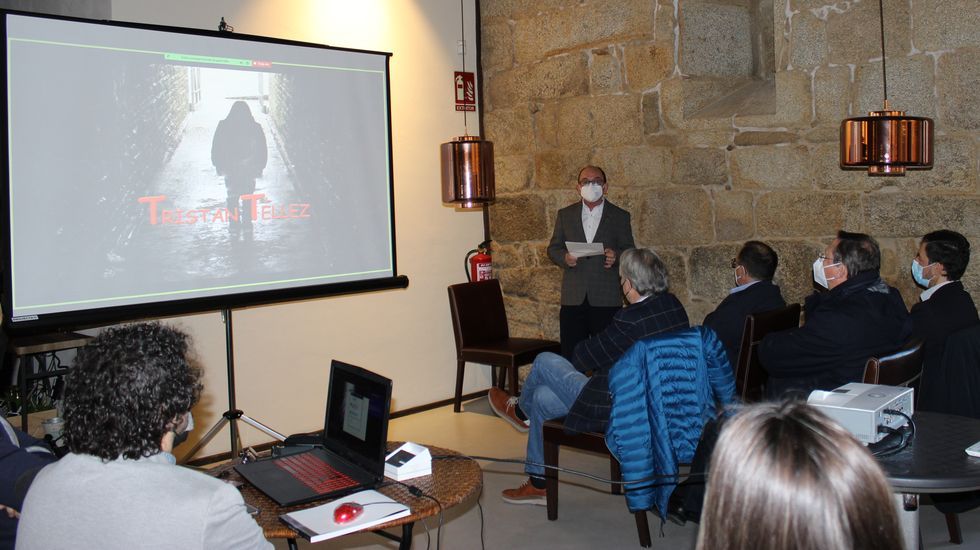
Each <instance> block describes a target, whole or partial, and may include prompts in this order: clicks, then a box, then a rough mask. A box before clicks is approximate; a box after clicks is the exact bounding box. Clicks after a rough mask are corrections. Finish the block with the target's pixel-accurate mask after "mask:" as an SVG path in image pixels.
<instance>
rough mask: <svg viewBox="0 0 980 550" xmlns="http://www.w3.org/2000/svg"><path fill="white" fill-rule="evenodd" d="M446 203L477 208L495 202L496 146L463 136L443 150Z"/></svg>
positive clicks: (443, 186)
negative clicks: (494, 155)
mask: <svg viewBox="0 0 980 550" xmlns="http://www.w3.org/2000/svg"><path fill="white" fill-rule="evenodd" d="M439 152H440V158H441V165H442V202H445V203H455V205H456V206H458V207H460V208H476V207H479V206H480V205H482V204H486V203H488V202H493V200H494V174H493V142H490V141H485V140H483V139H480V136H460V137H457V138H454V139H453V140H452V141H450V142H448V143H443V144H442V145H441V146H440V148H439Z"/></svg>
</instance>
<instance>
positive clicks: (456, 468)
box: [215, 441, 483, 548]
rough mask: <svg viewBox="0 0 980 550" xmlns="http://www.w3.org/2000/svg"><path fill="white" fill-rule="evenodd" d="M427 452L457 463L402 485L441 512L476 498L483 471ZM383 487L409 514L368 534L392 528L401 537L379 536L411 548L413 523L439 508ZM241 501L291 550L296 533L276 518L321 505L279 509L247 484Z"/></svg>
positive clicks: (397, 487)
mask: <svg viewBox="0 0 980 550" xmlns="http://www.w3.org/2000/svg"><path fill="white" fill-rule="evenodd" d="M401 444H402V442H400V441H389V442H388V449H389V451H390V450H393V449H395V448H397V447H398V446H399V445H401ZM428 447H429V452H431V453H432V456H433V457H439V456H458V457H460V458H458V459H452V458H450V459H433V461H432V475H428V476H423V477H417V478H414V479H410V480H408V481H405V482H404V483H405V485H410V486H413V487H418V488H419V489H421V490H422V492H423V494H425V495H429V496H431V497H432V498H434V499H436V500H438V501H439V504H440V505H442V509H443V510H445V509H448V508H450V507H452V506H456V505H457V504H459V503H461V502H463V501H465V500H466V499H468V498H469V497H471V496H473V495H474V494H477V493H478V492H479V490H480V489H481V488H482V487H483V471H482V470H481V469H480V465H479V464H477V463H476V462H475V461H473V460H468V459H465V458H463V457H462V455H460V454H459V453H457V452H456V451H452V450H450V449H443V448H441V447H433V446H428ZM228 468H230V465H229V466H228V467H222V468H218V469H216V470H215V472H216V473H217V471H221V470H227V469H228ZM227 479H229V480H238V481H244V480H243V479H242V478H241V476H239V475H238V472H236V471H234V470H233V469H231V470H230V471H229V472H228V475H227ZM385 482H386V483H384V484H382V486H381V487H380V488H378V492H380V493H382V494H385V495H387V496H389V497H391V498H393V499H395V500H397V501H398V502H401V503H402V504H404V505H406V506H408V507H409V508H410V509H411V511H412V513H411V514H410V515H408V516H405V517H403V518H399V519H396V520H394V521H390V522H388V523H384V524H381V525H375V526H372V527H370V528H369V529H368V530H370V531H379V530H381V529H388V528H391V527H401V528H402V536H401V537H393V536H392V535H390V534H388V533H380V532H379V534H383V536H386V537H388V538H394V539H395V540H398V541H399V542H400V548H411V546H412V528H413V526H414V524H415V522H416V521H418V520H420V519H423V518H428V517H432V516H435V515H437V514H438V513H439V505H437V504H436V503H435V502H434V501H433V500H432V499H430V498H426V497H424V496H422V497H417V496H414V495H412V494H411V493H409V491H408V488H407V487H406V486H405V485H401V484H399V483H397V482H393V481H391V480H389V479H387V478H385ZM241 490H242V497H243V498H244V499H245V502H246V503H248V504H251V505H252V506H255V507H256V508H258V509H259V513H258V515H257V516H256V518H255V521H256V522H257V523H258V524H259V527H261V528H262V532H263V533H264V534H265V537H266V538H267V539H273V538H281V539H282V538H284V539H289V540H290V541H291V542H290V547H294V541H295V540H296V537H297V536H298V534H297V533H296V531H293V530H292V529H290V528H289V527H288V526H287V525H286V524H284V523H283V522H282V521H280V520H279V516H280V515H281V514H284V513H286V512H292V511H295V510H302V509H304V508H310V507H313V506H318V505H320V504H323V501H320V502H312V503H307V504H300V505H297V506H279V505H278V504H276V503H275V501H273V500H272V499H270V498H269V497H267V496H266V495H265V493H263V492H261V491H259V490H258V489H256V488H255V487H253V486H252V485H251V484H249V483H248V482H245V483H244V484H243V485H242V488H241Z"/></svg>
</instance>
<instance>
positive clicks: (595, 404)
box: [565, 292, 688, 432]
mask: <svg viewBox="0 0 980 550" xmlns="http://www.w3.org/2000/svg"><path fill="white" fill-rule="evenodd" d="M687 327H688V320H687V312H686V311H685V310H684V306H683V305H681V303H680V301H678V300H677V298H676V297H675V296H674V295H673V294H671V293H669V292H664V293H663V294H659V295H656V296H650V297H649V298H647V299H646V300H643V301H642V302H638V303H635V304H630V305H628V306H626V307H624V308H623V309H621V310H619V311H617V312H616V315H615V316H614V317H613V320H612V322H611V323H609V326H608V327H606V328H605V329H604V330H603V331H602V332H600V333H599V334H596V335H595V336H593V337H591V338H589V339H588V340H583V341H582V342H579V344H578V345H577V346H575V354H574V356H573V358H572V364H573V365H575V368H576V369H578V370H579V371H581V372H589V371H591V372H592V377H591V378H589V380H588V382H586V383H585V387H584V388H582V391H581V393H579V394H578V397H577V398H576V399H575V402H574V403H572V407H571V409H569V411H568V415H567V416H566V417H565V429H566V430H568V431H570V432H592V431H602V432H604V431H605V430H606V423H607V422H608V421H609V409H610V407H611V406H612V401H611V399H610V398H609V369H610V368H612V366H613V365H614V364H615V363H616V361H618V360H619V358H620V357H622V355H623V354H624V353H626V350H628V349H630V347H631V346H632V345H633V344H634V343H635V342H637V341H638V340H642V339H644V338H647V337H648V336H653V335H654V334H660V333H662V332H669V331H671V330H675V329H679V328H687Z"/></svg>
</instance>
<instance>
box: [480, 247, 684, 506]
mask: <svg viewBox="0 0 980 550" xmlns="http://www.w3.org/2000/svg"><path fill="white" fill-rule="evenodd" d="M619 275H620V283H621V286H622V289H623V294H624V295H625V297H626V301H627V302H629V305H627V306H626V307H625V308H623V309H621V310H619V311H618V312H617V313H616V315H615V316H614V317H613V320H612V322H611V323H610V324H609V326H608V327H606V328H605V329H604V330H603V331H602V332H600V333H598V334H596V335H594V336H592V337H590V338H589V339H587V340H584V341H582V342H579V344H578V345H577V346H575V353H574V356H573V361H572V362H571V363H569V362H568V360H566V359H565V358H564V357H562V356H560V355H557V354H555V353H549V352H546V353H542V354H540V355H538V356H537V357H536V358H535V360H534V365H533V366H532V367H531V374H529V375H528V377H527V380H526V381H525V382H524V388H523V392H522V393H521V397H520V402H519V404H518V400H517V398H512V397H511V396H510V395H508V394H507V393H505V392H504V391H502V390H499V389H497V388H491V389H490V395H489V397H490V406H491V407H492V408H493V410H494V412H495V413H497V415H499V416H500V417H501V418H503V419H504V420H506V421H507V422H509V423H510V424H511V425H512V426H514V427H515V428H517V429H518V430H521V431H526V430H528V429H529V428H530V433H528V438H527V461H528V462H532V463H537V464H541V463H542V462H543V461H544V436H543V433H542V426H543V425H544V422H545V421H546V420H550V419H552V418H560V417H562V416H564V417H566V418H565V428H566V429H567V430H570V431H575V432H585V431H600V432H601V431H605V429H606V422H607V421H608V420H609V409H610V407H611V403H610V399H609V378H608V377H609V369H610V368H611V367H612V366H613V364H614V363H615V362H616V361H617V360H618V359H619V358H620V356H622V355H623V354H624V353H626V350H628V349H629V348H630V347H631V346H632V345H633V344H634V343H635V342H636V341H638V340H642V339H644V338H647V337H649V336H653V335H654V334H659V333H662V332H668V331H671V330H675V329H678V328H686V327H687V326H688V319H687V312H686V311H685V310H684V306H682V305H681V303H680V302H679V301H678V300H677V298H676V297H675V296H674V295H673V294H671V293H670V292H668V291H667V284H668V279H667V267H666V266H665V265H664V263H663V262H662V261H661V260H660V258H659V257H658V256H657V255H656V254H655V253H654V252H653V251H651V250H648V249H645V248H631V249H629V250H626V251H624V252H623V253H622V255H621V256H620V259H619ZM587 372H592V377H591V378H590V377H588V376H586V375H585V373H587ZM525 471H526V472H527V473H528V475H529V476H530V477H529V479H528V480H527V481H526V482H524V484H523V485H521V486H520V487H518V488H516V489H507V490H505V491H504V492H503V499H504V501H506V502H509V503H511V504H535V505H539V506H544V505H545V489H544V486H545V485H544V468H543V467H541V466H530V465H529V466H527V467H525Z"/></svg>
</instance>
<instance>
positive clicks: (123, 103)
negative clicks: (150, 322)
mask: <svg viewBox="0 0 980 550" xmlns="http://www.w3.org/2000/svg"><path fill="white" fill-rule="evenodd" d="M126 30H127V31H129V32H133V31H132V30H131V29H126ZM82 38H84V37H82ZM123 38H125V37H123ZM178 45H179V41H178V42H176V43H174V44H169V45H164V47H169V48H174V49H177V48H178ZM7 48H8V56H9V58H10V62H9V63H8V83H7V84H8V97H9V100H10V104H11V105H16V106H17V108H16V109H11V111H10V112H9V126H10V132H9V133H10V143H9V158H10V208H11V212H10V218H11V239H12V241H11V242H12V244H11V248H12V250H11V262H12V274H13V281H12V282H13V287H14V299H15V304H14V315H31V314H43V313H46V312H51V311H62V310H64V309H69V310H70V309H74V308H78V309H84V308H91V307H107V306H114V305H126V304H130V303H140V302H145V301H152V300H158V299H162V300H167V299H184V298H193V297H200V296H213V295H219V294H225V293H229V292H232V293H234V292H253V291H258V290H267V289H270V288H290V287H295V286H304V285H313V284H329V283H333V282H342V281H348V280H356V279H364V278H371V277H386V276H389V277H390V276H392V275H393V266H392V261H393V251H392V242H391V238H390V237H391V233H392V229H391V212H390V196H389V193H390V180H389V167H388V162H389V161H388V154H389V153H388V127H387V124H388V121H387V120H388V119H387V111H386V109H387V97H386V94H387V88H386V86H387V84H386V80H385V74H384V72H383V71H380V70H362V69H359V68H354V69H351V68H349V67H344V66H342V65H338V64H333V63H330V64H328V63H323V64H321V65H313V64H310V63H295V64H290V63H282V62H281V61H282V59H273V60H266V59H264V58H255V57H254V56H255V55H256V54H255V53H254V52H251V51H245V52H241V53H239V54H238V55H239V56H241V57H244V56H246V55H250V56H253V57H251V58H246V61H245V62H242V59H240V57H235V56H229V54H228V53H227V52H220V51H219V52H216V53H215V54H214V55H208V56H204V55H200V54H197V55H185V54H174V53H172V52H170V51H169V50H168V51H163V50H161V51H157V50H153V49H145V46H144V50H142V51H138V52H134V51H132V49H130V48H118V47H98V48H91V47H80V46H79V44H78V43H53V41H39V40H37V41H17V40H10V39H9V38H8V43H7ZM280 54H281V52H277V51H275V50H273V54H272V55H280ZM236 63H237V64H238V65H241V66H240V67H235V65H236ZM246 63H247V64H246ZM229 66H231V67H232V68H229ZM39 67H44V68H46V69H45V70H39V69H38V68H39ZM379 145H380V146H379ZM53 259H57V260H56V261H53Z"/></svg>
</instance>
